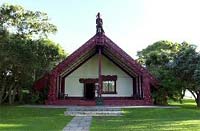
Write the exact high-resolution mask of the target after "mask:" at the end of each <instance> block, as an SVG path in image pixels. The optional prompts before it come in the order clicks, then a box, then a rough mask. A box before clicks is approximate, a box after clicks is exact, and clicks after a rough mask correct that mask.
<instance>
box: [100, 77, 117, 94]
mask: <svg viewBox="0 0 200 131" xmlns="http://www.w3.org/2000/svg"><path fill="white" fill-rule="evenodd" d="M109 81H112V82H114V91H109V87H108V91H103V87H104V84H103V82H108V84H109ZM102 94H117V91H116V80H104V81H102Z"/></svg>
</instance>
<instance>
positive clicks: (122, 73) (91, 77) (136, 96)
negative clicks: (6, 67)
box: [35, 34, 157, 105]
mask: <svg viewBox="0 0 200 131" xmlns="http://www.w3.org/2000/svg"><path fill="white" fill-rule="evenodd" d="M156 84H157V81H156V79H155V78H154V77H153V76H152V75H151V74H150V73H149V72H148V71H147V70H146V69H145V68H144V67H142V66H141V65H140V64H138V63H137V62H136V61H135V60H134V59H132V58H131V57H130V56H129V55H128V54H127V53H126V52H124V51H123V50H122V49H121V48H120V47H119V46H117V45H116V44H115V43H114V42H113V41H112V40H110V39H109V38H108V37H107V36H106V35H104V34H96V35H95V36H93V37H92V38H91V39H89V40H88V41H87V42H86V43H85V44H83V45H82V46H81V47H80V48H79V49H77V50H76V51H75V52H73V53H72V54H71V55H70V56H68V57H67V58H66V59H65V60H64V61H62V62H61V63H60V64H58V65H57V66H56V67H55V68H54V69H53V70H52V71H51V72H50V73H49V74H48V75H46V76H44V77H43V78H41V79H40V80H38V81H37V82H36V83H35V88H36V89H38V90H40V89H41V88H43V87H45V86H48V88H49V93H48V99H47V100H46V104H54V105H96V104H99V103H98V102H99V100H100V104H103V105H151V104H152V98H151V88H153V87H155V86H156Z"/></svg>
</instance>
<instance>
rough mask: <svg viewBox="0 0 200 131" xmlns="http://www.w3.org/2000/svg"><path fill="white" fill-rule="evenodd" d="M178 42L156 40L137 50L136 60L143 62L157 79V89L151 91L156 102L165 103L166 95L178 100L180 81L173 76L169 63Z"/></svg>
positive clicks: (178, 45)
mask: <svg viewBox="0 0 200 131" xmlns="http://www.w3.org/2000/svg"><path fill="white" fill-rule="evenodd" d="M179 49H180V44H178V43H172V42H169V41H158V42H155V43H154V44H152V45H150V46H148V47H147V48H145V49H143V50H142V51H140V52H138V54H137V55H138V57H139V58H138V61H139V63H141V64H143V66H145V67H146V68H147V69H148V70H149V71H150V72H151V73H152V74H153V75H154V76H155V77H156V78H157V79H158V80H159V82H160V83H159V84H160V85H159V89H158V90H157V91H154V92H153V98H154V102H155V103H156V104H167V97H170V98H171V99H174V100H180V99H181V96H182V90H183V89H182V88H181V87H182V86H181V82H180V81H179V80H178V79H177V78H176V76H174V74H173V70H172V69H171V63H172V62H173V61H174V57H175V55H176V53H177V52H178V51H179Z"/></svg>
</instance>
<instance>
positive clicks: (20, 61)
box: [0, 4, 66, 104]
mask: <svg viewBox="0 0 200 131" xmlns="http://www.w3.org/2000/svg"><path fill="white" fill-rule="evenodd" d="M0 15H1V16H0V27H1V28H0V60H1V62H0V104H1V103H3V102H5V101H8V102H9V103H10V104H12V103H14V102H15V100H18V101H20V100H22V99H23V90H28V92H31V91H32V85H33V82H34V81H35V80H37V79H39V78H40V77H41V76H42V75H43V74H45V73H47V72H48V71H50V70H51V69H52V68H53V67H54V66H55V65H56V64H58V63H59V62H60V61H61V60H62V59H64V57H65V56H66V54H65V53H64V50H63V49H62V48H61V47H60V46H59V44H56V43H54V42H52V41H51V40H49V39H48V37H47V35H48V33H53V32H55V31H56V30H57V29H56V26H55V25H53V24H51V23H49V19H48V16H47V14H46V13H42V12H39V11H36V12H33V11H29V10H25V9H24V8H23V7H21V6H16V5H9V4H4V5H2V6H1V7H0Z"/></svg>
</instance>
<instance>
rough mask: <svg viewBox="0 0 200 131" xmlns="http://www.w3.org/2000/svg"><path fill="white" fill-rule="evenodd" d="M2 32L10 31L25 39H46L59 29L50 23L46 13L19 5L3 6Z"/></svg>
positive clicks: (1, 11) (1, 8)
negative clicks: (49, 34)
mask: <svg viewBox="0 0 200 131" xmlns="http://www.w3.org/2000/svg"><path fill="white" fill-rule="evenodd" d="M0 27H1V30H8V31H9V32H12V33H14V34H16V36H20V37H23V38H35V39H38V38H44V37H47V35H48V33H55V32H56V31H57V28H56V26H55V25H53V24H51V23H50V22H49V18H48V16H47V14H46V13H43V12H40V11H35V12H34V11H30V10H26V9H24V8H23V7H22V6H19V5H11V4H3V5H2V6H1V7H0Z"/></svg>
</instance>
